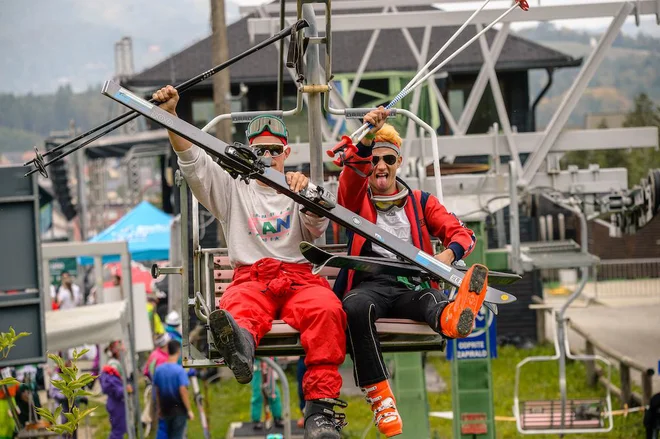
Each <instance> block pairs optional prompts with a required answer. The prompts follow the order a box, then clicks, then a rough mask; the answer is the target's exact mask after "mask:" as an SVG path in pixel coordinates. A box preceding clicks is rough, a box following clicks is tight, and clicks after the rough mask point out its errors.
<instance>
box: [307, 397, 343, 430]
mask: <svg viewBox="0 0 660 439" xmlns="http://www.w3.org/2000/svg"><path fill="white" fill-rule="evenodd" d="M334 406H339V407H341V408H345V407H346V406H348V404H346V403H345V402H344V401H341V400H339V399H333V398H322V399H315V400H312V401H307V403H306V405H305V437H304V439H340V438H341V435H340V434H339V431H340V430H341V429H342V428H344V426H346V415H345V414H344V413H335V411H334Z"/></svg>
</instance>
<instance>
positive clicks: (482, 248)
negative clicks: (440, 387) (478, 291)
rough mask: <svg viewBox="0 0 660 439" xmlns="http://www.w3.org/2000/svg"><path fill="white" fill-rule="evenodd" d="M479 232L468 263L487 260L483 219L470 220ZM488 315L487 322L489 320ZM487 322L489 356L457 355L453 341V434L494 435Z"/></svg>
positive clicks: (461, 438) (467, 437)
mask: <svg viewBox="0 0 660 439" xmlns="http://www.w3.org/2000/svg"><path fill="white" fill-rule="evenodd" d="M467 226H468V227H469V228H470V229H472V230H473V231H474V233H475V235H476V236H477V245H476V248H475V249H474V250H473V252H472V254H471V255H470V256H469V257H468V258H466V261H465V262H466V263H467V264H468V266H470V265H472V264H475V263H482V264H484V263H486V247H487V242H488V237H487V235H486V233H485V227H484V223H483V222H475V223H470V224H467ZM488 317H489V316H488V315H487V316H486V322H488ZM487 326H488V325H486V330H485V332H486V350H487V355H486V358H461V359H459V358H458V355H457V354H458V348H457V346H458V342H459V341H458V340H457V341H456V342H454V343H452V349H453V360H452V409H453V412H454V423H453V425H454V438H456V439H474V438H475V437H478V438H479V439H495V438H496V434H495V413H494V407H493V376H492V370H491V359H490V356H491V352H490V337H489V331H488V328H487Z"/></svg>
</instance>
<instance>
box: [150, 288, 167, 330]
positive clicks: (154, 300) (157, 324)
mask: <svg viewBox="0 0 660 439" xmlns="http://www.w3.org/2000/svg"><path fill="white" fill-rule="evenodd" d="M157 305H158V297H157V296H156V293H155V292H152V293H151V294H147V315H148V317H149V326H150V328H151V335H152V337H153V338H154V340H155V339H156V338H158V336H160V335H162V334H164V333H165V327H164V326H163V322H162V320H161V319H160V316H159V315H158V313H157V312H156V306H157Z"/></svg>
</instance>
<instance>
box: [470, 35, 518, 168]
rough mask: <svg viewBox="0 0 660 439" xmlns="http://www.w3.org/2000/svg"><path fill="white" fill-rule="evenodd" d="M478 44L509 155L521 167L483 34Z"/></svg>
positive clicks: (500, 90)
mask: <svg viewBox="0 0 660 439" xmlns="http://www.w3.org/2000/svg"><path fill="white" fill-rule="evenodd" d="M482 28H483V26H482V25H481V24H477V32H479V31H481V29H482ZM479 46H480V47H481V55H482V56H483V58H484V67H485V68H486V72H487V73H488V81H489V82H490V90H491V92H492V94H493V100H494V101H495V108H496V110H497V116H498V118H499V120H500V124H501V125H502V130H504V135H505V136H506V141H507V143H508V145H509V151H510V152H511V157H512V158H513V161H514V163H515V164H516V166H517V168H518V169H521V168H522V165H521V164H520V155H519V154H518V148H516V143H515V141H514V140H513V132H512V130H511V122H510V121H509V115H508V114H507V112H506V106H505V105H504V97H503V96H502V89H501V88H500V82H499V81H498V80H497V73H495V62H494V61H493V60H492V59H491V57H490V51H489V50H488V43H486V37H485V36H483V35H481V36H480V37H479Z"/></svg>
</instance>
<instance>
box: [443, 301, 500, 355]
mask: <svg viewBox="0 0 660 439" xmlns="http://www.w3.org/2000/svg"><path fill="white" fill-rule="evenodd" d="M486 328H488V329H486ZM486 331H488V333H486ZM496 333H497V330H496V324H495V314H493V313H492V312H490V311H489V310H488V309H486V307H482V308H481V310H480V311H479V314H478V315H477V318H476V319H475V322H474V329H473V330H472V334H470V335H468V336H467V337H465V338H459V339H456V340H448V341H447V351H446V352H447V360H453V359H454V343H456V358H457V359H459V360H471V359H481V358H488V351H489V350H490V358H497V335H496ZM486 334H488V341H489V342H490V343H488V344H489V345H490V346H488V344H487V343H486V338H487V337H486Z"/></svg>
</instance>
